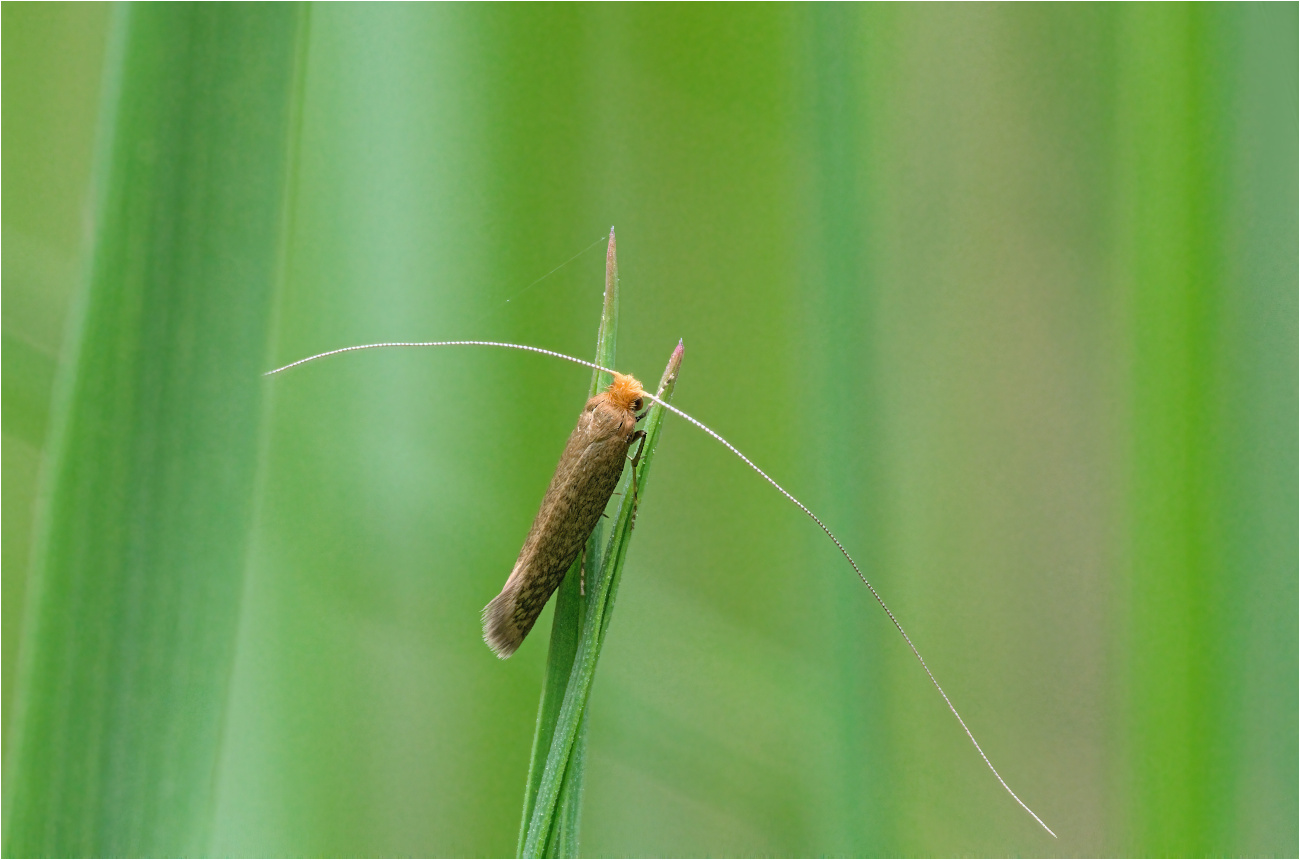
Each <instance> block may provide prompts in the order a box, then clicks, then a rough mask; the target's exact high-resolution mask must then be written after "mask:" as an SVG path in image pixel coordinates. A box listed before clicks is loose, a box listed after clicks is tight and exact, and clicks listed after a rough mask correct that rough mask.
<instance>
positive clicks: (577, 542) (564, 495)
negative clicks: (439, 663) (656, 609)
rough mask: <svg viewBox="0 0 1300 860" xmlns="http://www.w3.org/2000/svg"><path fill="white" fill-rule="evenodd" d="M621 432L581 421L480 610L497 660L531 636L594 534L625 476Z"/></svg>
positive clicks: (587, 414)
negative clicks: (499, 584) (504, 575)
mask: <svg viewBox="0 0 1300 860" xmlns="http://www.w3.org/2000/svg"><path fill="white" fill-rule="evenodd" d="M598 408H599V407H598ZM623 431H624V427H623V422H622V421H621V420H620V421H617V422H611V421H609V420H608V418H607V416H599V415H596V414H595V412H594V411H593V410H588V409H584V410H583V413H582V415H581V416H580V417H579V419H578V426H577V427H575V428H574V431H573V434H572V435H571V436H570V437H569V442H568V444H567V445H566V446H565V449H564V454H563V455H562V456H561V457H560V462H559V465H557V466H556V469H555V476H554V477H553V478H551V484H550V486H549V487H548V488H547V490H546V495H545V497H543V499H542V507H541V510H539V511H538V513H537V518H536V519H535V520H534V521H533V527H532V529H531V530H530V531H529V533H528V538H527V539H526V540H525V541H524V546H523V549H522V550H520V552H519V559H518V560H517V561H516V562H515V566H514V569H513V570H512V571H511V573H510V577H509V579H507V580H506V584H505V587H504V588H502V589H501V593H500V594H498V595H497V596H496V597H494V598H493V599H492V601H491V602H490V603H488V605H487V606H485V607H484V608H483V639H484V641H486V642H487V644H488V646H489V647H490V648H491V649H492V650H493V651H494V652H496V655H497V656H498V657H500V658H501V659H503V660H504V659H505V658H507V657H509V656H510V655H511V654H513V653H514V652H515V650H516V649H517V648H518V647H519V645H520V643H521V642H523V641H524V637H525V636H527V635H528V632H529V631H530V630H532V628H533V624H534V623H536V621H537V617H538V616H539V615H540V614H541V612H542V608H543V607H544V606H545V605H546V601H547V600H549V599H550V597H551V594H552V593H554V591H555V589H556V588H557V587H558V586H559V584H560V582H561V581H563V579H564V575H565V573H566V572H568V570H569V567H570V566H571V565H572V564H573V560H574V559H575V558H577V557H578V553H580V552H581V551H582V547H583V546H584V545H585V544H586V542H587V538H589V537H590V536H591V532H592V530H593V529H595V527H596V523H597V521H598V520H599V519H600V515H601V514H602V513H603V512H604V510H605V505H606V503H608V502H609V497H610V496H611V495H612V494H613V492H614V488H615V487H616V486H617V485H618V479H619V476H620V475H621V474H622V472H623V463H624V460H625V458H626V457H627V449H628V442H627V433H626V432H623Z"/></svg>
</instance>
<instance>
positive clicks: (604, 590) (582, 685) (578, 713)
mask: <svg viewBox="0 0 1300 860" xmlns="http://www.w3.org/2000/svg"><path fill="white" fill-rule="evenodd" d="M681 359H682V347H681V344H678V346H677V349H675V350H674V351H673V354H672V357H671V358H670V359H669V361H668V367H667V368H666V369H665V370H664V375H663V378H662V379H661V380H660V383H659V391H658V394H659V397H661V398H662V399H664V400H671V399H672V393H673V389H674V388H675V386H676V383H677V370H678V368H679V367H680V365H681ZM665 412H666V410H665V409H664V408H663V407H662V406H659V405H655V406H654V407H652V408H651V410H650V414H649V415H648V416H647V418H646V426H645V432H646V438H645V441H644V443H643V447H642V454H641V459H640V462H639V463H638V464H637V467H636V470H635V472H634V474H633V476H632V479H631V480H632V481H634V482H635V485H636V491H635V492H633V491H632V488H631V487H628V488H627V489H626V490H625V491H624V493H623V496H622V499H623V501H622V503H621V504H620V505H619V515H618V519H617V520H616V521H615V523H614V527H613V529H612V530H611V533H610V540H609V543H608V544H607V546H606V547H605V553H604V557H603V561H602V565H601V568H602V575H601V576H600V577H599V578H598V579H597V578H595V577H593V580H594V581H593V583H592V585H591V592H590V594H591V595H592V599H591V601H590V605H589V610H588V612H587V613H586V620H585V622H584V624H583V627H582V637H581V639H580V640H579V642H578V653H577V655H576V657H575V658H574V662H573V673H572V675H571V676H570V678H569V683H568V686H567V688H566V689H565V692H564V702H563V704H562V705H561V707H560V713H559V717H558V719H557V722H556V725H555V728H554V732H553V739H552V741H551V746H550V752H549V754H548V755H547V759H546V766H545V769H544V770H543V772H542V778H541V783H540V785H539V786H538V790H537V796H536V800H535V804H534V809H533V815H532V819H531V820H530V821H529V824H528V836H527V838H526V840H525V841H524V850H523V851H522V852H521V853H522V855H523V856H525V857H538V856H541V852H542V849H543V848H544V847H546V846H548V845H550V844H552V841H553V839H554V836H553V831H554V828H555V827H556V826H557V822H558V821H560V820H562V816H559V815H557V811H558V802H559V797H560V795H561V793H562V791H563V788H564V783H565V782H566V781H567V780H569V779H571V778H573V777H570V775H569V771H570V770H571V769H573V770H576V769H577V766H578V764H580V762H575V760H574V753H575V751H577V750H578V749H579V746H578V744H577V741H578V738H579V735H580V733H581V729H582V724H583V721H584V720H585V718H586V708H587V699H588V697H589V696H590V694H591V682H592V680H593V679H594V678H595V674H596V662H597V661H598V660H599V659H600V650H601V646H602V645H603V644H604V641H605V634H606V632H607V631H608V629H609V619H610V617H611V615H612V614H613V610H614V600H615V597H616V596H617V594H618V584H619V579H620V577H621V575H622V570H623V562H624V560H625V559H626V558H627V547H628V544H629V542H630V540H631V537H632V528H633V526H634V525H635V523H636V512H637V507H638V506H639V504H640V498H641V496H642V495H643V494H644V493H645V487H646V479H647V476H648V475H649V471H650V463H651V461H652V460H653V459H654V452H655V447H656V446H657V445H658V443H659V433H660V431H661V429H662V426H663V418H664V413H665ZM576 778H577V779H581V774H578V775H577V777H576ZM575 847H576V846H575Z"/></svg>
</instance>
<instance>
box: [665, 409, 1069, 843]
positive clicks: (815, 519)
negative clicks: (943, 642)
mask: <svg viewBox="0 0 1300 860" xmlns="http://www.w3.org/2000/svg"><path fill="white" fill-rule="evenodd" d="M645 397H646V399H648V400H653V401H654V402H655V403H658V404H659V405H660V406H662V407H664V408H665V409H667V410H668V411H669V412H672V413H673V414H675V415H677V416H678V417H680V418H684V419H686V420H687V421H689V422H690V423H692V424H694V425H695V426H696V427H698V428H700V429H701V430H703V431H704V432H705V433H708V434H709V435H710V436H712V437H713V438H714V439H716V440H718V441H719V442H721V443H722V444H723V445H724V446H725V447H726V448H727V450H729V451H730V452H731V453H733V454H735V455H736V456H737V457H739V458H740V459H742V460H744V461H745V465H747V466H749V468H751V469H753V470H754V471H755V472H757V473H758V474H759V476H760V477H761V478H762V479H763V480H765V481H767V482H768V483H769V484H771V485H772V486H773V487H776V489H777V491H778V492H780V493H781V495H783V496H785V497H786V498H787V499H789V500H790V501H792V502H794V504H795V505H796V506H797V507H798V508H799V510H801V511H803V512H804V513H805V514H807V515H808V516H809V517H810V518H811V519H812V521H813V522H815V523H816V524H817V525H818V526H819V527H820V528H821V530H822V531H824V532H825V533H826V536H827V537H828V538H830V539H831V541H832V542H833V543H834V544H835V546H836V547H838V548H839V551H840V553H841V554H842V555H843V556H844V558H845V559H847V560H848V562H849V564H850V565H852V567H853V571H854V573H856V574H857V575H858V579H860V580H862V584H863V585H865V586H866V587H867V589H868V590H869V591H870V592H871V596H872V597H874V598H876V602H877V603H879V604H880V608H881V609H883V610H885V614H886V615H888V616H889V620H890V621H892V622H893V623H894V627H895V628H897V630H898V632H899V634H900V635H901V636H902V637H903V641H904V642H906V643H907V647H908V648H911V649H912V654H913V655H914V656H915V657H916V659H917V662H919V663H920V664H921V668H922V669H924V670H925V674H926V675H928V676H929V678H930V683H931V684H934V688H935V689H936V690H938V691H939V695H940V696H942V697H943V701H944V704H946V705H947V706H948V710H950V711H952V715H953V716H954V717H956V718H957V722H958V723H960V724H961V727H962V730H964V731H965V732H966V737H968V738H970V742H971V743H972V744H974V745H975V751H976V752H978V753H979V754H980V758H982V759H984V763H985V764H986V765H988V768H989V770H991V771H992V772H993V776H995V777H997V780H998V782H1000V783H1001V784H1002V787H1003V788H1005V789H1006V791H1007V794H1009V795H1011V799H1012V800H1014V801H1015V802H1016V803H1018V804H1020V808H1021V809H1023V810H1024V811H1025V812H1028V813H1029V814H1030V815H1031V816H1032V817H1033V819H1034V820H1035V821H1037V822H1038V824H1039V826H1040V827H1042V828H1043V829H1044V830H1046V831H1047V832H1048V833H1051V834H1052V838H1053V839H1055V838H1057V836H1056V834H1055V833H1053V832H1052V828H1050V827H1048V826H1047V825H1046V824H1045V823H1043V819H1041V818H1039V817H1038V815H1037V814H1035V812H1034V811H1033V810H1032V809H1030V808H1029V807H1028V806H1026V805H1025V802H1024V801H1023V800H1021V799H1020V798H1019V797H1017V796H1016V793H1015V792H1014V791H1012V790H1011V786H1009V785H1007V781H1006V780H1005V779H1003V778H1002V774H1000V773H998V769H997V768H995V767H994V766H993V762H991V761H989V757H988V756H987V755H985V754H984V748H983V747H981V746H980V743H979V741H977V740H975V735H974V734H972V733H971V730H970V727H969V726H967V725H966V721H965V720H963V719H962V718H961V714H959V713H957V709H956V708H955V707H953V704H952V700H951V699H949V698H948V694H947V693H945V692H944V691H943V687H941V686H939V680H938V679H937V678H935V677H934V673H933V672H931V671H930V667H929V666H928V665H927V664H926V662H925V658H924V657H922V656H921V652H920V651H918V650H917V649H916V646H915V645H913V644H912V638H911V637H910V636H908V635H907V631H906V630H904V629H903V625H902V624H900V623H898V618H897V617H895V615H894V613H893V612H892V611H891V610H890V608H889V607H888V606H886V605H885V601H884V598H882V597H881V596H880V592H878V591H876V587H875V586H874V585H872V584H871V582H870V581H869V580H868V579H867V577H866V575H865V574H864V573H863V572H862V568H860V567H858V563H857V562H856V561H854V560H853V556H851V555H849V551H848V550H847V549H845V548H844V544H842V543H840V539H839V538H837V537H835V535H834V534H833V533H832V532H831V530H830V529H828V528H827V527H826V524H825V523H824V522H822V521H821V519H819V518H818V516H817V515H816V514H814V513H813V512H812V511H811V510H809V509H808V506H807V505H805V504H804V503H803V502H801V501H799V500H798V499H796V498H795V497H794V496H793V495H792V494H791V493H790V491H789V490H787V489H786V488H785V487H783V486H781V485H780V484H778V483H777V482H776V481H775V480H773V478H772V476H771V475H769V474H768V473H767V472H764V471H763V470H762V469H760V468H758V466H756V465H755V464H754V461H753V460H751V459H749V458H748V457H746V456H745V455H744V454H742V453H740V450H739V449H738V448H737V447H736V446H735V445H732V444H731V443H730V442H728V441H727V440H726V439H723V438H722V436H721V435H719V434H718V432H717V431H715V430H713V429H712V428H711V427H708V426H706V425H705V424H704V422H702V421H700V420H698V419H696V418H692V417H691V416H690V415H687V414H686V413H685V412H683V411H682V410H680V409H678V408H677V407H676V406H673V405H672V404H671V403H666V402H664V401H663V400H660V399H659V398H658V397H656V396H655V395H653V394H651V393H650V392H648V391H647V392H646V394H645Z"/></svg>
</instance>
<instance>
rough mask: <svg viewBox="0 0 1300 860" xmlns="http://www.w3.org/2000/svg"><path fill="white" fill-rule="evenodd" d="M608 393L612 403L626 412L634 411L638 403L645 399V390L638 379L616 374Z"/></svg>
mask: <svg viewBox="0 0 1300 860" xmlns="http://www.w3.org/2000/svg"><path fill="white" fill-rule="evenodd" d="M606 391H607V393H608V394H609V401H610V403H611V404H613V405H614V406H616V407H618V408H619V409H621V410H623V411H624V412H632V411H634V410H635V404H636V402H637V401H638V400H640V399H641V398H643V397H645V389H644V388H642V387H641V383H639V382H637V381H636V377H635V376H624V375H623V374H621V373H615V374H614V381H613V382H611V383H610V384H609V388H607V389H606Z"/></svg>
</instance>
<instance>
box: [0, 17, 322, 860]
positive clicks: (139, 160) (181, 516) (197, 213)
mask: <svg viewBox="0 0 1300 860" xmlns="http://www.w3.org/2000/svg"><path fill="white" fill-rule="evenodd" d="M117 15H118V18H117V20H116V22H115V24H114V28H115V29H114V37H113V45H112V47H111V49H110V67H109V72H108V75H107V80H108V82H109V83H108V85H107V87H106V90H105V102H104V104H105V112H104V119H103V124H102V128H101V142H102V150H101V157H100V159H99V162H98V164H97V168H96V169H97V177H96V182H97V189H98V190H97V196H96V207H97V208H96V218H95V221H94V226H95V229H96V234H95V236H94V244H93V249H92V252H91V257H90V265H89V272H88V284H87V289H86V292H85V294H84V295H83V296H82V297H81V299H80V304H79V306H78V309H77V311H76V314H77V317H76V319H77V322H78V325H77V326H76V328H75V334H74V337H75V338H76V343H75V346H74V351H75V356H74V357H73V358H72V359H71V360H70V361H69V363H68V365H67V366H65V367H63V368H61V369H60V374H61V376H60V379H59V382H58V386H59V387H58V394H57V401H56V402H57V407H56V409H57V411H56V413H55V417H54V418H53V423H52V433H53V437H52V443H51V451H52V452H53V457H54V460H53V463H52V464H51V468H50V472H49V476H48V485H47V492H46V494H45V498H46V503H45V507H44V509H43V510H42V511H41V514H40V517H41V527H40V534H39V538H38V551H37V552H38V555H37V559H36V562H35V569H34V580H33V594H32V598H31V603H30V607H31V608H30V610H29V622H28V625H27V629H26V631H25V639H24V643H23V655H22V663H21V669H20V678H19V681H18V685H19V687H18V694H17V697H16V699H17V702H18V703H19V709H20V710H19V711H18V714H17V716H16V721H17V722H16V725H15V727H14V731H15V737H14V745H13V751H12V752H13V755H12V760H11V761H10V762H9V768H8V772H7V773H6V774H5V777H6V778H5V786H4V787H5V792H6V797H5V822H4V853H5V855H6V856H83V855H90V856H147V855H174V856H182V855H193V854H198V853H202V852H203V851H204V850H205V848H206V837H207V831H208V828H209V826H210V815H211V805H212V794H213V788H214V785H215V782H216V779H215V776H216V767H217V761H218V750H219V747H220V743H221V731H222V719H223V716H224V710H225V700H226V691H227V685H228V681H229V677H230V673H231V668H232V664H233V657H234V643H235V634H236V627H237V621H238V612H239V597H240V592H241V588H242V578H243V577H242V574H243V567H244V552H245V547H246V546H247V543H248V533H249V529H250V526H251V520H252V508H253V502H252V499H253V492H254V479H255V474H256V470H257V456H258V446H259V439H260V435H259V434H260V424H261V416H262V409H263V383H262V380H261V377H260V372H261V370H262V369H263V365H264V361H265V356H266V352H267V349H266V348H267V339H268V336H269V332H270V321H271V317H272V308H273V297H274V292H275V284H276V282H277V279H278V278H279V275H280V270H281V256H282V247H283V225H284V220H285V219H284V214H285V210H286V189H287V186H288V177H289V171H290V167H289V165H290V152H291V148H292V147H291V143H292V138H293V133H294V105H295V99H296V89H297V86H298V80H297V74H298V70H299V68H300V64H301V61H302V57H301V52H300V46H301V45H302V44H303V43H304V35H305V22H306V9H305V7H303V6H300V5H297V4H287V5H284V6H234V7H224V6H203V5H141V6H130V7H123V8H122V9H120V10H119V11H118V13H117Z"/></svg>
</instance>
